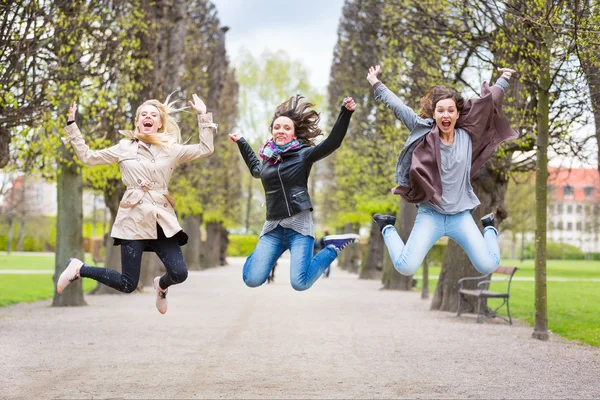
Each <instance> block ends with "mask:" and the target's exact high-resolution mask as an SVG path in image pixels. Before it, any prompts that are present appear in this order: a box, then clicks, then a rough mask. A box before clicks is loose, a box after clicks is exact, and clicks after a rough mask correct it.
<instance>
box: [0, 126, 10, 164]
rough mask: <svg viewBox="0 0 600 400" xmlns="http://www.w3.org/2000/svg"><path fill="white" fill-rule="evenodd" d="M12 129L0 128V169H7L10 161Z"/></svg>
mask: <svg viewBox="0 0 600 400" xmlns="http://www.w3.org/2000/svg"><path fill="white" fill-rule="evenodd" d="M10 139H11V134H10V129H7V128H5V127H3V126H0V168H4V167H6V164H8V161H9V160H10V152H9V150H10Z"/></svg>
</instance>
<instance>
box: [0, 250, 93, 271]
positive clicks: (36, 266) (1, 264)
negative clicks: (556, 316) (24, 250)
mask: <svg viewBox="0 0 600 400" xmlns="http://www.w3.org/2000/svg"><path fill="white" fill-rule="evenodd" d="M85 262H86V263H88V264H90V265H93V264H94V262H93V261H92V256H91V255H90V254H89V253H86V255H85ZM1 269H23V270H54V255H50V256H36V255H31V256H30V255H15V254H11V255H7V254H6V253H5V252H2V253H0V270H1Z"/></svg>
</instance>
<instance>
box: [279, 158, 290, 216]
mask: <svg viewBox="0 0 600 400" xmlns="http://www.w3.org/2000/svg"><path fill="white" fill-rule="evenodd" d="M279 168H281V164H279V166H278V167H277V175H278V176H279V182H280V183H281V190H282V191H283V198H284V199H285V206H286V207H287V210H288V215H289V216H290V217H291V216H292V213H291V212H290V205H289V204H288V200H287V196H286V195H285V187H284V186H283V181H282V180H281V174H280V173H279Z"/></svg>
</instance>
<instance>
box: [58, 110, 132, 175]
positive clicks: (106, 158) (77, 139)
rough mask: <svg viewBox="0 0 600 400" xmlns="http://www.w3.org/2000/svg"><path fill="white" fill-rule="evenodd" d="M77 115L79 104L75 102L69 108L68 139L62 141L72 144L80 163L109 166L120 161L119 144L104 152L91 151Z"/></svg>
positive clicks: (66, 130) (66, 129)
mask: <svg viewBox="0 0 600 400" xmlns="http://www.w3.org/2000/svg"><path fill="white" fill-rule="evenodd" d="M76 114H77V102H75V101H74V102H73V105H72V106H71V107H70V108H69V119H68V120H67V126H66V127H65V132H66V133H67V137H63V138H61V140H62V141H63V143H64V144H65V145H66V144H68V143H71V146H72V147H73V150H74V151H75V154H76V155H77V158H79V161H81V162H82V163H83V164H85V165H107V164H113V163H116V162H117V161H119V148H120V146H119V145H118V144H117V145H114V146H112V147H109V148H107V149H103V150H90V148H89V146H88V145H87V144H85V140H84V139H83V135H82V134H81V131H80V130H79V128H78V127H77V124H76V123H75V115H76Z"/></svg>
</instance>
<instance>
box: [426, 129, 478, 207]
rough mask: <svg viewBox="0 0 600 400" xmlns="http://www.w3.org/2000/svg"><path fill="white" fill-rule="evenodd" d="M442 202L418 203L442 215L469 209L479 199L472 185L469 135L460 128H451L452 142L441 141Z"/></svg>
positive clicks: (474, 205) (476, 204) (476, 203)
mask: <svg viewBox="0 0 600 400" xmlns="http://www.w3.org/2000/svg"><path fill="white" fill-rule="evenodd" d="M440 154H441V156H442V159H441V166H442V170H441V175H442V203H441V204H440V205H439V206H438V205H437V204H435V203H434V202H432V201H428V202H426V203H421V204H419V206H425V207H431V208H433V209H434V210H436V211H437V212H439V213H442V214H458V213H460V212H463V211H465V210H472V209H474V208H475V207H477V206H478V205H479V204H481V203H480V202H479V199H478V198H477V196H476V195H475V192H473V187H472V186H471V156H472V154H471V136H469V134H468V133H467V132H466V131H464V130H463V129H455V130H454V143H452V144H444V142H442V141H441V140H440Z"/></svg>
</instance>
